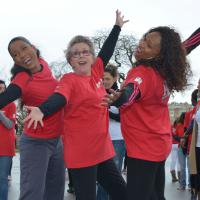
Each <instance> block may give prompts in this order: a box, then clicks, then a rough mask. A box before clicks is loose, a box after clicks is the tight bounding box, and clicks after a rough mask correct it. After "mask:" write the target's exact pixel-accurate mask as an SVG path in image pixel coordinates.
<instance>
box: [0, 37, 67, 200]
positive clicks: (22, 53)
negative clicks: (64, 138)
mask: <svg viewBox="0 0 200 200" xmlns="http://www.w3.org/2000/svg"><path fill="white" fill-rule="evenodd" d="M8 51H9V53H10V55H11V57H12V59H13V61H14V65H13V68H12V69H11V74H12V78H11V80H12V81H11V83H10V85H9V86H8V87H7V88H6V90H5V91H4V92H3V93H1V94H0V108H1V109H2V108H4V107H5V106H6V105H8V104H9V103H11V102H13V101H15V100H17V99H19V98H20V100H21V103H22V104H26V105H35V106H37V105H39V104H40V103H42V102H43V101H45V100H46V99H47V98H48V97H49V96H50V95H51V94H52V93H53V92H54V90H55V88H56V86H57V83H58V82H57V80H56V79H55V78H54V77H53V75H52V73H51V71H50V69H49V66H48V64H47V63H46V62H45V61H44V60H43V59H42V58H41V56H40V52H39V50H38V49H36V47H35V46H34V45H33V44H32V43H31V42H30V41H29V40H27V39H26V38H24V37H21V36H19V37H15V38H13V39H12V40H11V41H10V42H9V44H8ZM62 122H63V110H58V111H57V112H56V113H55V114H53V115H51V116H49V117H48V118H46V119H45V120H44V123H45V127H38V128H37V129H33V128H27V123H25V124H24V130H23V134H22V135H21V137H20V144H19V146H20V197H19V199H20V200H63V198H64V188H65V167H64V159H63V147H62V142H61V139H60V135H61V131H62V124H63V123H62Z"/></svg>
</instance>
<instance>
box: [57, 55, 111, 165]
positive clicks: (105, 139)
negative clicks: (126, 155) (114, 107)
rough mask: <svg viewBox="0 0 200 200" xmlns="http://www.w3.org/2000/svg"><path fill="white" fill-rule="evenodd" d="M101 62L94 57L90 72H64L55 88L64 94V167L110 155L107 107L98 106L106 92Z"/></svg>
mask: <svg viewBox="0 0 200 200" xmlns="http://www.w3.org/2000/svg"><path fill="white" fill-rule="evenodd" d="M103 73H104V71H103V63H102V60H101V59H100V58H97V59H96V61H95V63H94V64H93V66H92V74H91V76H81V75H77V74H75V73H69V74H65V75H64V76H63V77H62V79H61V80H60V83H59V84H58V87H57V89H56V92H58V93H60V94H62V95H63V96H65V98H66V100H67V105H66V106H65V111H64V112H65V114H64V158H65V162H66V166H67V167H68V168H81V167H88V166H92V165H95V164H98V163H100V162H102V161H105V160H107V159H109V158H111V157H113V156H114V149H113V145H112V142H111V139H110V136H109V132H108V109H107V108H105V107H103V106H101V105H100V104H101V103H102V98H103V96H104V94H105V93H106V91H105V89H104V87H103V84H102V77H103Z"/></svg>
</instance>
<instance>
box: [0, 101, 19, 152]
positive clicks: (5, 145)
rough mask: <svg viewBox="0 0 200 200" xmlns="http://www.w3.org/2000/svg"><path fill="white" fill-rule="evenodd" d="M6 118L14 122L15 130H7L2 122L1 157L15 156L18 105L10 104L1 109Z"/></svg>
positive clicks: (0, 134)
mask: <svg viewBox="0 0 200 200" xmlns="http://www.w3.org/2000/svg"><path fill="white" fill-rule="evenodd" d="M1 111H2V112H3V113H4V115H5V116H6V117H8V118H9V119H10V120H12V121H13V128H12V129H7V128H6V127H5V126H4V125H3V124H2V122H0V156H14V155H15V121H16V105H15V104H14V103H10V104H8V105H7V106H5V107H4V108H2V109H1Z"/></svg>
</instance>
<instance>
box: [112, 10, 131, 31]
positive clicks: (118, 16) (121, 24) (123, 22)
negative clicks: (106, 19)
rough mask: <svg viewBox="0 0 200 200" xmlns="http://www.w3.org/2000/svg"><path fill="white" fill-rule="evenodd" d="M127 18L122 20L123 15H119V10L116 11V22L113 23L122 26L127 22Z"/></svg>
mask: <svg viewBox="0 0 200 200" xmlns="http://www.w3.org/2000/svg"><path fill="white" fill-rule="evenodd" d="M128 21H129V20H124V16H123V15H122V16H121V12H120V11H119V10H117V11H116V22H115V25H118V26H120V27H121V28H122V26H123V25H124V24H125V23H127V22H128Z"/></svg>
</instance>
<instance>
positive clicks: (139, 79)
mask: <svg viewBox="0 0 200 200" xmlns="http://www.w3.org/2000/svg"><path fill="white" fill-rule="evenodd" d="M134 81H135V82H137V83H138V84H139V85H140V84H141V83H142V78H140V77H136V78H135V80H134Z"/></svg>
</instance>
